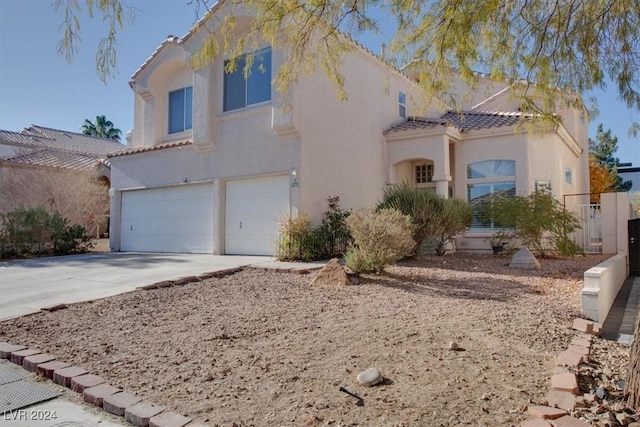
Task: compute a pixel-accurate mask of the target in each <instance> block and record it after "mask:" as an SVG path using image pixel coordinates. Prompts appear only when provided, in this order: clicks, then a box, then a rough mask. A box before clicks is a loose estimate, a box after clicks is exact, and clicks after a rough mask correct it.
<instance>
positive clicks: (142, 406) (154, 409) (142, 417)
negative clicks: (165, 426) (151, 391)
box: [124, 401, 164, 427]
mask: <svg viewBox="0 0 640 427" xmlns="http://www.w3.org/2000/svg"><path fill="white" fill-rule="evenodd" d="M162 411H164V406H160V405H156V404H153V403H151V402H145V401H142V402H138V403H136V404H135V405H133V406H130V407H128V408H127V409H125V411H124V419H125V421H127V422H128V423H130V424H133V425H134V426H136V427H148V426H149V420H150V419H151V417H155V416H156V415H158V414H159V413H161V412H162Z"/></svg>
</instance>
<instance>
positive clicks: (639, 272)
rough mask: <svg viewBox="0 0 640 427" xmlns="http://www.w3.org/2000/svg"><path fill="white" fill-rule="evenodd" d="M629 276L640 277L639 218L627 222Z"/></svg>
mask: <svg viewBox="0 0 640 427" xmlns="http://www.w3.org/2000/svg"><path fill="white" fill-rule="evenodd" d="M629 275H631V276H640V218H638V219H632V220H629Z"/></svg>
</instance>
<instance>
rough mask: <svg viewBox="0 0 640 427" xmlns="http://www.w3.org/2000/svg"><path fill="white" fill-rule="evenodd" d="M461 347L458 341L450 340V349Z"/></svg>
mask: <svg viewBox="0 0 640 427" xmlns="http://www.w3.org/2000/svg"><path fill="white" fill-rule="evenodd" d="M459 348H460V347H458V343H457V342H455V341H450V342H449V350H454V351H455V350H458V349H459Z"/></svg>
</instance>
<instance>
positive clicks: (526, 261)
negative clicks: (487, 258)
mask: <svg viewBox="0 0 640 427" xmlns="http://www.w3.org/2000/svg"><path fill="white" fill-rule="evenodd" d="M509 267H511V268H522V269H524V270H540V263H539V262H538V260H537V259H536V257H534V256H533V254H532V253H531V251H530V250H529V249H527V248H522V249H520V250H519V251H518V252H516V253H515V255H513V258H511V263H510V264H509Z"/></svg>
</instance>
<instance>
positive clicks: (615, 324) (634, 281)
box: [602, 276, 640, 344]
mask: <svg viewBox="0 0 640 427" xmlns="http://www.w3.org/2000/svg"><path fill="white" fill-rule="evenodd" d="M639 312H640V277H633V276H630V277H627V280H625V282H624V284H623V285H622V288H620V292H618V295H617V296H616V299H615V301H614V302H613V305H612V306H611V310H610V311H609V314H608V315H607V318H606V319H605V321H604V323H603V324H602V337H603V338H605V339H608V340H612V341H617V342H619V343H623V344H631V342H632V341H633V334H634V330H633V329H634V328H635V326H636V319H637V316H639V315H640V313H639Z"/></svg>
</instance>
